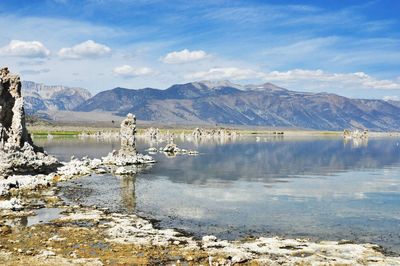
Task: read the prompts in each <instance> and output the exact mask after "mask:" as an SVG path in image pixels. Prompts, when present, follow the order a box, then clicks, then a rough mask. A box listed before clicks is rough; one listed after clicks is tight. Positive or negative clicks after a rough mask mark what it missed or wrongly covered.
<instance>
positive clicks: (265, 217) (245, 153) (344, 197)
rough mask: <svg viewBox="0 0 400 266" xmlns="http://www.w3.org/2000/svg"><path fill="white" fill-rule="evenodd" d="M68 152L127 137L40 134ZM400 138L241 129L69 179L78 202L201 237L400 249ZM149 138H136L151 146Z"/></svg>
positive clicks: (55, 149)
mask: <svg viewBox="0 0 400 266" xmlns="http://www.w3.org/2000/svg"><path fill="white" fill-rule="evenodd" d="M35 142H36V143H37V144H39V145H42V146H44V147H45V150H47V152H48V153H49V154H53V155H55V156H56V157H58V158H59V159H60V160H64V161H66V160H69V159H70V157H71V155H75V156H76V157H82V156H86V155H87V156H89V157H100V156H104V155H106V154H107V153H108V152H110V151H112V150H113V149H118V148H119V144H118V143H117V142H113V141H108V142H107V141H96V140H79V139H77V138H68V139H58V138H54V139H51V140H47V139H35ZM399 142H400V140H399V139H395V138H376V139H369V141H368V142H366V141H365V142H353V141H349V142H347V143H346V142H344V141H343V139H342V138H339V137H337V138H336V137H297V138H295V137H286V136H285V137H271V136H261V137H259V138H256V137H241V138H240V139H238V140H237V141H228V142H223V141H205V142H202V143H192V142H185V141H180V140H177V141H176V143H177V144H178V145H179V147H182V148H190V149H196V150H198V151H199V152H200V154H199V155H197V156H189V155H180V156H176V157H173V158H170V157H168V156H166V155H164V154H161V153H159V154H156V155H153V156H154V157H155V159H156V160H157V163H156V164H154V165H153V166H152V167H149V168H148V169H145V170H143V172H142V173H140V174H138V175H137V176H129V177H115V176H112V175H92V176H88V177H83V178H80V179H77V180H73V181H69V182H65V183H61V184H60V185H59V186H60V193H61V195H62V197H63V198H64V199H65V200H66V201H67V202H70V203H73V204H76V203H81V204H83V205H96V206H101V207H107V208H109V209H111V210H112V211H117V212H129V213H133V212H135V213H137V214H138V215H140V216H142V217H146V218H148V219H154V220H156V221H157V222H156V224H157V225H158V226H160V227H163V228H164V227H165V228H177V229H180V230H184V231H186V232H188V233H190V234H193V235H194V236H195V237H201V236H202V235H208V234H213V235H216V236H218V237H221V238H224V239H237V238H245V237H250V236H261V235H262V236H275V235H278V236H282V237H296V238H297V237H299V238H310V239H313V240H341V239H348V240H353V241H355V242H372V243H377V244H380V245H382V246H383V247H384V248H385V249H386V250H387V251H389V252H395V253H396V254H400V146H399ZM147 147H149V144H148V143H146V142H144V141H143V140H139V141H138V149H139V151H141V152H144V149H145V148H147Z"/></svg>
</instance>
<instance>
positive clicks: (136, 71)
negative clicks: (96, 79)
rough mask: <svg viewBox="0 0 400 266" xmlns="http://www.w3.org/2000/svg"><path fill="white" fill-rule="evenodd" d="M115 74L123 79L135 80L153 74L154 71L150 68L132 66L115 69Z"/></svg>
mask: <svg viewBox="0 0 400 266" xmlns="http://www.w3.org/2000/svg"><path fill="white" fill-rule="evenodd" d="M113 73H114V74H115V75H117V76H120V77H123V78H133V77H138V76H146V75H150V74H152V73H153V70H152V69H151V68H148V67H132V66H130V65H122V66H118V67H116V68H114V70H113Z"/></svg>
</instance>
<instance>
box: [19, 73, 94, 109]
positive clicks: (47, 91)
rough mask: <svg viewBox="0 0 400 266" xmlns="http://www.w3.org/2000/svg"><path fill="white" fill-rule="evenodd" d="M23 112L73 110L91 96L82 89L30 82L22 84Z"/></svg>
mask: <svg viewBox="0 0 400 266" xmlns="http://www.w3.org/2000/svg"><path fill="white" fill-rule="evenodd" d="M22 94H23V96H24V101H25V110H26V111H27V112H28V113H29V114H33V113H37V112H38V111H47V110H73V109H74V108H76V107H77V106H78V105H80V104H82V103H83V102H85V101H86V100H88V99H89V98H90V97H91V96H92V95H91V94H90V92H89V91H87V90H85V89H82V88H70V87H64V86H47V85H44V84H40V83H35V82H32V81H23V82H22Z"/></svg>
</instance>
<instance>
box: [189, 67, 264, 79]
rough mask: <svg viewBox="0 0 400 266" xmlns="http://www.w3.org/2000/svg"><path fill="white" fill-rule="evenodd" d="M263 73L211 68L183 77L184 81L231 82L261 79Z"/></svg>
mask: <svg viewBox="0 0 400 266" xmlns="http://www.w3.org/2000/svg"><path fill="white" fill-rule="evenodd" d="M262 77H263V73H261V72H256V71H254V70H251V69H243V68H236V67H221V68H218V67H217V68H211V69H209V70H207V71H199V72H194V73H190V74H187V75H186V76H185V78H186V79H194V80H205V79H210V80H219V79H232V80H241V79H255V78H262Z"/></svg>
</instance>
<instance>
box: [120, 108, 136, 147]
mask: <svg viewBox="0 0 400 266" xmlns="http://www.w3.org/2000/svg"><path fill="white" fill-rule="evenodd" d="M135 134H136V117H135V116H134V115H133V114H131V113H129V114H128V115H127V117H126V118H125V119H124V120H123V121H122V123H121V130H120V137H121V149H120V150H119V153H120V154H121V155H136V154H137V151H136V137H135Z"/></svg>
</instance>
